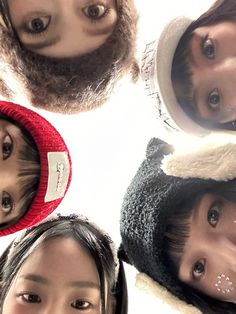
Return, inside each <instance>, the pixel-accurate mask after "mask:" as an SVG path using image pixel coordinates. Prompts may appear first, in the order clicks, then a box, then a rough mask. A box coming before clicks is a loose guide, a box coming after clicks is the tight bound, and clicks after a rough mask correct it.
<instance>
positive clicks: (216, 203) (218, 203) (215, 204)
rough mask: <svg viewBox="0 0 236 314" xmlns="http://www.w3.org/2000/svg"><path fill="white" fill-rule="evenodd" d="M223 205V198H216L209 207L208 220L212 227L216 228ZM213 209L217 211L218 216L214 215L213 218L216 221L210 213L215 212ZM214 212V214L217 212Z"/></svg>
mask: <svg viewBox="0 0 236 314" xmlns="http://www.w3.org/2000/svg"><path fill="white" fill-rule="evenodd" d="M222 206H223V202H222V201H221V200H215V201H214V202H213V203H212V204H211V206H210V207H209V209H208V211H207V221H208V223H209V225H210V226H211V227H212V228H215V227H216V226H217V224H218V222H219V220H220V217H221V211H222V209H221V208H222ZM213 210H214V211H215V213H217V216H216V217H213V219H215V220H216V222H214V221H210V218H212V217H210V213H213ZM215 213H214V214H215Z"/></svg>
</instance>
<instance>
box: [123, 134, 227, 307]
mask: <svg viewBox="0 0 236 314" xmlns="http://www.w3.org/2000/svg"><path fill="white" fill-rule="evenodd" d="M172 151H173V148H172V147H171V146H169V145H168V144H166V143H165V142H162V141H161V140H158V139H152V140H151V141H150V142H149V145H148V148H147V154H146V159H145V160H144V161H143V163H142V164H141V166H140V168H139V169H138V171H137V173H136V175H135V177H134V178H133V180H132V182H131V184H130V186H129V188H128V190H127V193H126V195H125V197H124V202H123V206H122V211H121V236H122V244H121V247H120V256H121V257H123V259H124V260H126V261H128V262H129V263H131V264H133V265H134V266H135V267H136V268H137V269H138V270H139V271H140V272H142V273H145V274H147V275H148V276H150V277H151V278H152V279H153V280H155V281H156V282H158V283H159V284H160V285H162V286H164V287H165V288H167V289H168V290H169V291H170V292H171V293H172V294H174V295H175V296H176V297H178V298H180V299H181V300H183V301H185V302H187V303H191V297H190V289H189V288H188V289H187V288H186V287H185V286H184V285H183V284H181V283H180V282H179V281H178V280H177V279H175V277H174V276H173V275H172V273H171V271H170V268H169V267H168V266H167V259H166V257H165V255H164V253H163V247H164V245H165V243H164V234H165V230H166V224H167V219H168V217H169V215H170V214H173V212H175V211H178V209H179V208H181V206H183V203H184V202H185V203H186V200H187V201H188V200H189V201H190V202H191V200H192V199H196V197H197V196H199V195H201V194H202V193H204V192H205V191H207V190H211V189H212V188H215V187H217V185H219V184H220V183H222V182H219V181H218V182H217V181H216V180H212V179H209V178H201V179H200V178H194V177H193V178H183V177H178V176H171V175H166V174H165V173H164V172H163V170H162V169H161V165H162V160H163V158H164V156H166V155H168V154H169V153H171V152H172ZM184 162H185V161H184V160H182V163H184Z"/></svg>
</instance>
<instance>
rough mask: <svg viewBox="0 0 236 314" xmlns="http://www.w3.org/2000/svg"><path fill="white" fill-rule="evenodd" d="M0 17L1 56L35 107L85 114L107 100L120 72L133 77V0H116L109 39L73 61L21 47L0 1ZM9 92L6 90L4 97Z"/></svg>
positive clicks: (135, 16)
mask: <svg viewBox="0 0 236 314" xmlns="http://www.w3.org/2000/svg"><path fill="white" fill-rule="evenodd" d="M0 14H1V15H2V18H3V20H4V22H5V24H6V25H7V28H5V27H1V30H0V43H1V45H0V54H1V57H2V59H3V60H4V62H5V64H7V65H8V67H10V69H8V71H10V72H11V73H12V72H14V74H15V76H16V79H17V80H20V81H21V82H22V83H23V85H24V88H25V89H26V92H25V93H26V94H27V96H28V97H29V98H30V103H31V104H32V105H34V106H36V107H42V108H44V109H47V110H50V111H56V112H61V113H73V112H80V111H86V110H90V109H93V108H95V107H97V106H99V105H101V104H103V103H104V102H105V101H106V100H107V99H108V97H109V96H110V94H111V91H112V89H113V87H114V85H115V83H116V82H117V81H118V80H119V79H120V78H121V77H122V76H123V75H124V74H125V73H128V72H131V73H132V75H133V78H134V79H136V78H137V76H138V72H139V70H138V65H137V62H136V60H135V57H134V54H135V38H136V28H137V12H136V9H135V7H134V4H133V0H120V1H118V0H117V15H118V20H117V23H116V25H115V28H114V30H113V32H112V34H111V36H110V37H109V38H108V39H107V40H106V42H105V43H104V44H103V45H102V46H101V47H99V48H98V49H96V50H95V51H93V52H91V53H88V54H86V55H83V56H80V57H74V58H50V57H46V56H42V55H39V54H37V53H34V52H32V51H29V50H27V49H25V48H24V46H23V45H22V44H21V42H20V40H19V38H18V36H17V34H16V32H15V31H14V29H13V27H12V25H11V21H10V16H9V10H8V7H7V2H6V0H0ZM8 85H9V84H8ZM3 91H4V89H3ZM15 93H16V92H14V90H12V89H11V86H8V92H7V94H8V95H9V94H10V95H14V94H15ZM4 96H5V95H4ZM6 97H7V95H6Z"/></svg>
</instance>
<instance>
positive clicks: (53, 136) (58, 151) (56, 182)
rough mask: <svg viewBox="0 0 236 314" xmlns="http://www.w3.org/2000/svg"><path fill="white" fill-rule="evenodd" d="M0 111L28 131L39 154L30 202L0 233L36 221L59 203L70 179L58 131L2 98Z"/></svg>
mask: <svg viewBox="0 0 236 314" xmlns="http://www.w3.org/2000/svg"><path fill="white" fill-rule="evenodd" d="M0 112H1V113H3V114H4V115H6V116H7V117H9V118H10V119H12V120H14V121H16V122H17V123H18V124H19V125H21V126H22V127H24V128H25V129H26V130H27V131H28V132H29V133H30V135H31V136H32V138H33V139H34V142H35V144H36V146H37V149H38V151H39V156H40V178H39V185H38V189H37V192H36V195H35V197H34V199H33V202H32V203H31V205H30V207H29V209H28V211H27V212H26V213H25V215H24V216H23V217H22V218H20V219H19V220H18V221H17V222H16V223H15V224H13V225H11V226H9V227H6V228H4V229H2V230H0V236H3V235H8V234H11V233H14V232H17V231H19V230H21V229H24V228H26V227H29V226H32V225H34V224H36V223H38V222H39V221H41V220H42V219H44V218H45V217H46V216H48V215H49V214H50V213H51V212H52V211H53V210H54V209H55V208H56V207H57V206H58V205H59V204H60V202H61V201H62V199H63V197H64V195H65V193H66V191H67V189H68V187H69V185H70V182H71V159H70V154H69V151H68V149H67V146H66V144H65V142H64V140H63V139H62V137H61V135H60V134H59V133H58V131H57V130H56V129H55V128H54V127H53V126H52V125H51V124H50V123H49V122H48V121H47V120H46V119H44V118H43V117H42V116H40V115H39V114H37V113H36V112H34V111H32V110H30V109H27V108H25V107H22V106H19V105H17V104H13V103H10V102H5V101H0Z"/></svg>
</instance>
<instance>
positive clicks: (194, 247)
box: [179, 194, 236, 302]
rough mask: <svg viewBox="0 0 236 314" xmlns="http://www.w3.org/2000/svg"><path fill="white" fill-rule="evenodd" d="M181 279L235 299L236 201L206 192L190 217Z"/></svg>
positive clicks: (202, 290)
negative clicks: (188, 235)
mask: <svg viewBox="0 0 236 314" xmlns="http://www.w3.org/2000/svg"><path fill="white" fill-rule="evenodd" d="M179 279H180V280H181V281H183V282H185V283H186V284H188V285H190V286H192V287H194V288H196V289H197V290H200V291H201V292H203V293H205V294H207V295H209V296H211V297H214V298H216V299H219V300H224V301H233V302H234V301H236V204H235V203H232V202H229V201H227V200H225V199H222V198H219V197H217V196H214V195H211V194H205V195H204V196H203V197H202V198H201V199H200V201H199V202H198V203H197V205H196V207H195V208H194V212H193V215H192V217H191V219H190V237H189V238H188V239H187V241H186V245H185V247H184V254H183V258H182V260H181V264H180V269H179Z"/></svg>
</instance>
